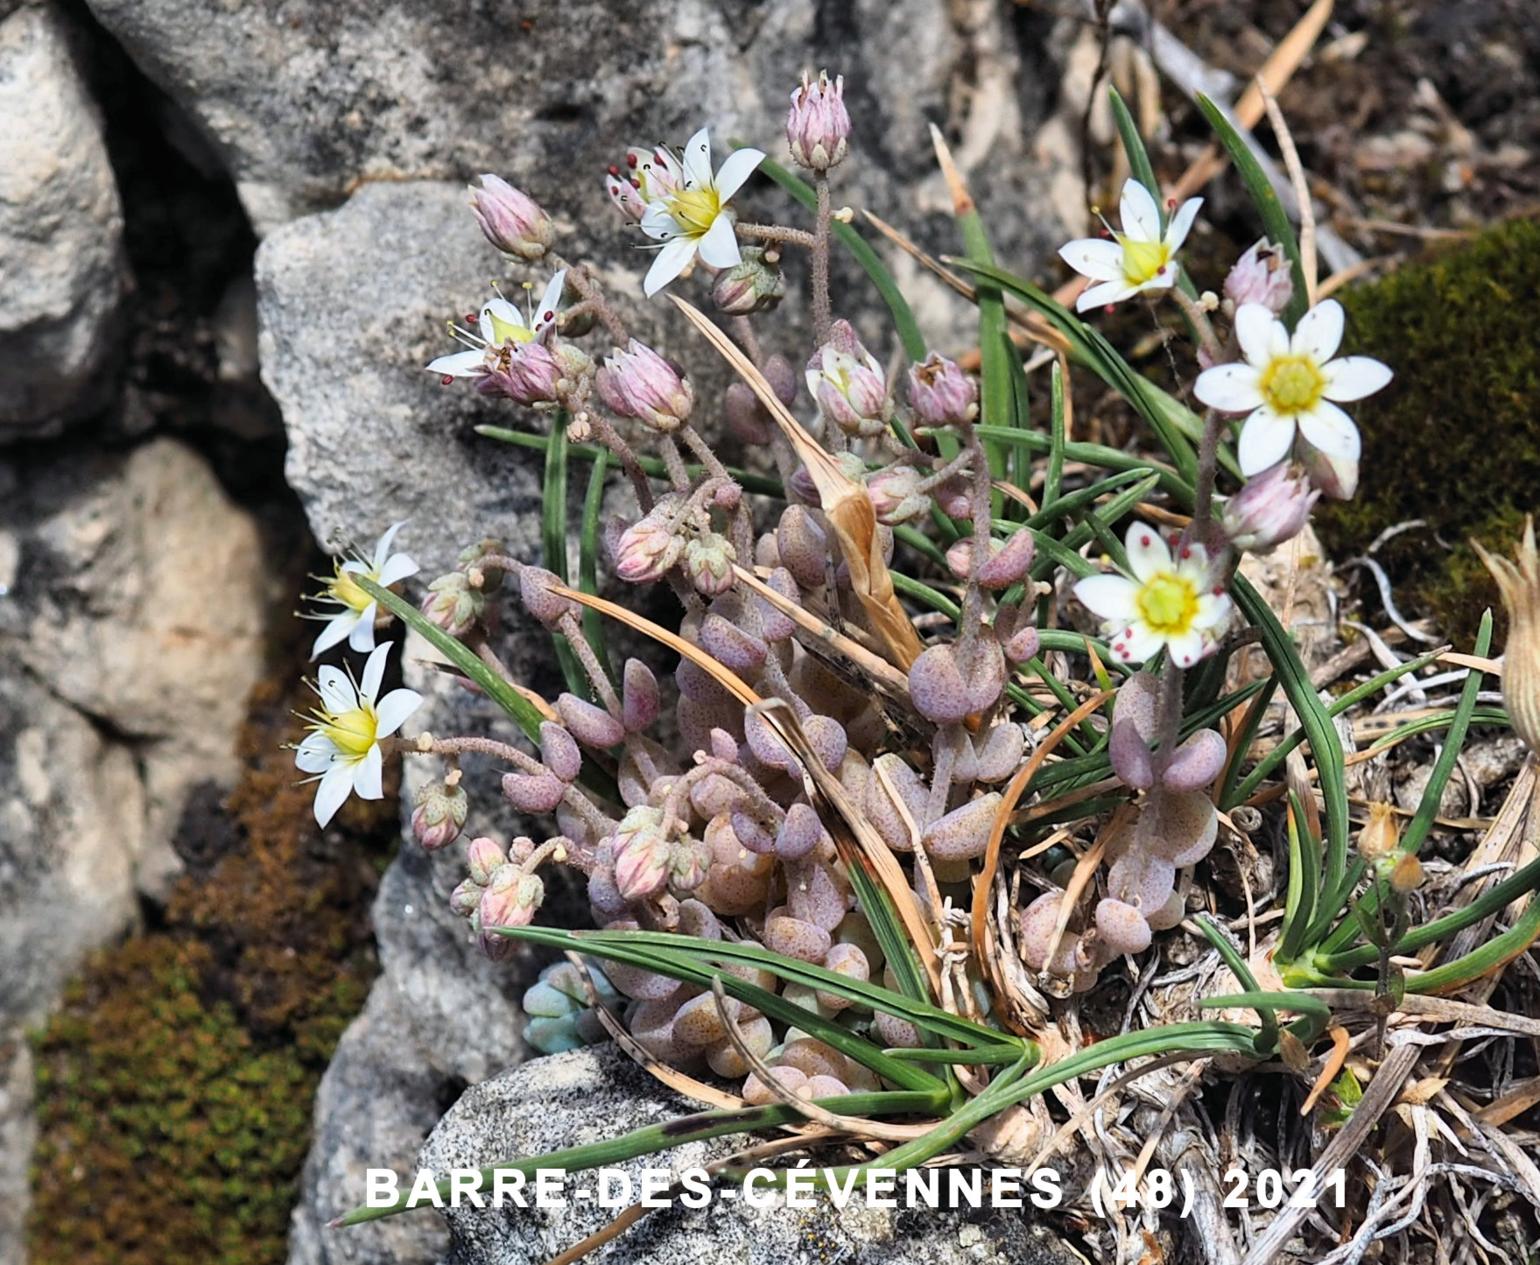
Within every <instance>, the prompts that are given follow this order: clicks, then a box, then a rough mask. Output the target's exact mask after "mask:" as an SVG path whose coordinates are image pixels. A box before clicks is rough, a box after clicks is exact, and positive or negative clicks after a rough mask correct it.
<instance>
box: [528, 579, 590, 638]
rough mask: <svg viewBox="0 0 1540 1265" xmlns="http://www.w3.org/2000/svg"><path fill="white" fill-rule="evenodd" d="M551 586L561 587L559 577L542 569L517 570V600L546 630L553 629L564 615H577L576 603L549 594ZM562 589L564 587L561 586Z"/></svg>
mask: <svg viewBox="0 0 1540 1265" xmlns="http://www.w3.org/2000/svg"><path fill="white" fill-rule="evenodd" d="M553 584H557V585H561V584H562V580H561V577H560V576H558V575H556V574H555V573H554V572H552V571H547V570H545V568H543V567H531V566H523V567H520V568H519V599H520V600H521V601H522V602H523V603H524V609H525V610H527V611H528V612H529V613H530V614H531V615H533V616H534V617H535V618H536V619H538V620H539V621H540V622H541V623H542V624H544V625H545V626H546V627H547V628H554V627H555V626H556V625H557V624H558V623H560V622H561V619H562V617H563V616H564V615H567V614H573V615H575V614H577V610H578V607H577V603H575V602H574V601H573V600H572V599H571V598H569V597H561V596H559V595H558V594H556V593H553V592H551V586H552V585H553ZM562 587H566V586H565V585H562Z"/></svg>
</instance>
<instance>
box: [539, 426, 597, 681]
mask: <svg viewBox="0 0 1540 1265" xmlns="http://www.w3.org/2000/svg"><path fill="white" fill-rule="evenodd" d="M540 543H541V549H542V552H543V553H544V555H545V569H546V570H547V571H550V572H551V573H552V574H553V575H555V576H557V577H559V578H560V580H561V582H562V583H563V584H567V583H569V582H570V579H571V577H570V576H569V575H568V574H567V428H566V424H565V415H564V414H557V415H556V416H555V417H554V418H552V420H551V433H550V436H549V437H548V439H547V441H546V449H545V481H544V486H543V488H542V489H541V504H540ZM551 644H552V646H554V647H555V650H556V662H557V663H558V664H559V665H560V666H561V674H562V677H563V678H564V679H565V680H566V682H567V688H568V689H569V690H571V691H572V692H573V693H574V694H576V695H577V696H578V697H579V698H589V697H590V696H591V693H592V686H591V685H590V684H589V681H588V675H587V674H586V673H585V672H584V671H583V665H582V664H581V663H579V662H578V657H577V655H576V654H574V653H573V650H572V647H571V646H569V645H568V644H567V639H566V637H564V636H563V635H562V634H561V633H559V632H553V633H551Z"/></svg>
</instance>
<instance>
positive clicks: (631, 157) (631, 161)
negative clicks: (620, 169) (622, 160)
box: [626, 154, 636, 167]
mask: <svg viewBox="0 0 1540 1265" xmlns="http://www.w3.org/2000/svg"><path fill="white" fill-rule="evenodd" d="M626 166H627V167H634V166H636V155H635V154H627V155H626Z"/></svg>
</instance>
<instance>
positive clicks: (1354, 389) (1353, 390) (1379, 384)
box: [1321, 356, 1392, 404]
mask: <svg viewBox="0 0 1540 1265" xmlns="http://www.w3.org/2000/svg"><path fill="white" fill-rule="evenodd" d="M1321 374H1322V376H1323V377H1324V378H1325V379H1326V387H1325V389H1324V390H1323V391H1322V392H1321V394H1322V395H1324V396H1325V397H1326V398H1327V399H1328V400H1336V401H1337V403H1339V404H1347V403H1350V402H1351V401H1353V400H1361V399H1363V398H1364V396H1366V395H1373V394H1374V393H1375V392H1376V391H1379V390H1381V389H1382V388H1384V387H1385V386H1386V385H1387V384H1388V383H1389V382H1390V379H1391V376H1392V375H1391V372H1390V366H1389V365H1382V364H1381V363H1380V362H1379V361H1378V360H1374V359H1371V358H1370V357H1368V356H1342V357H1340V358H1339V359H1337V360H1333V361H1331V362H1330V363H1329V364H1324V365H1322V366H1321Z"/></svg>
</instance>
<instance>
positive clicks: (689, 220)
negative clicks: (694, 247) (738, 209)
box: [668, 189, 722, 237]
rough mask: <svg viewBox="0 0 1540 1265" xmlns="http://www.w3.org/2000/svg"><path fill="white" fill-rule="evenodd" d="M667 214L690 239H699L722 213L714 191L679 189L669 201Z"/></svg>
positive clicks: (720, 201) (720, 203) (719, 199)
mask: <svg viewBox="0 0 1540 1265" xmlns="http://www.w3.org/2000/svg"><path fill="white" fill-rule="evenodd" d="M668 213H669V214H670V215H672V216H673V217H674V221H675V222H676V223H677V224H678V225H679V227H680V228H682V229H684V231H685V232H686V233H688V234H689V235H690V236H691V237H699V236H701V235H702V234H703V233H705V231H706V230H707V229H708V228H710V227H711V226H712V224H713V223H715V222H716V218H717V216H718V215H720V214H721V213H722V199H721V198H719V197H717V191H716V190H715V189H681V190H680V191H679V192H678V193H676V194H674V196H673V197H672V198H670V199H669V202H668Z"/></svg>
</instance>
